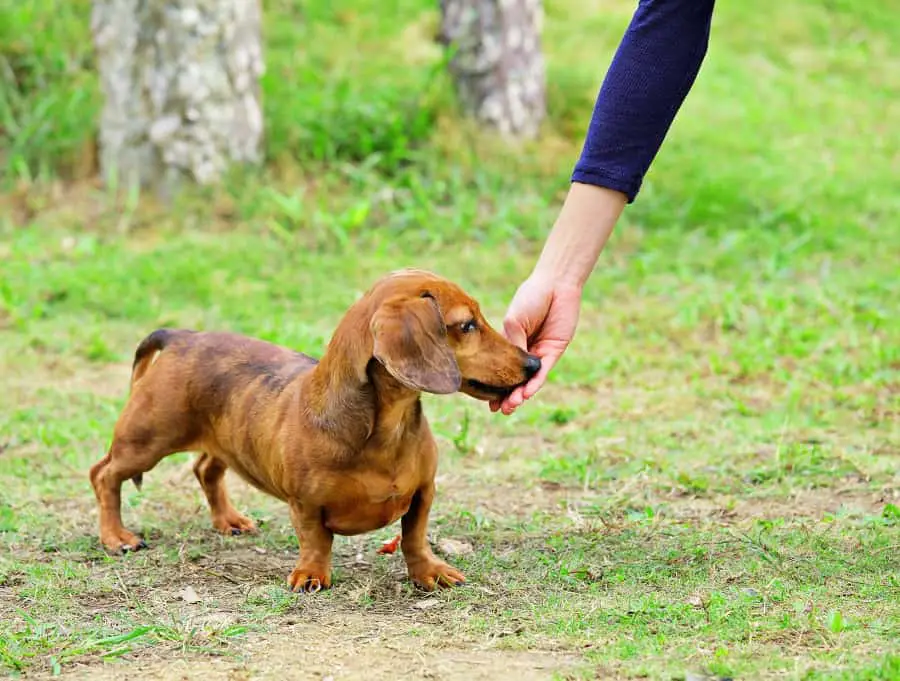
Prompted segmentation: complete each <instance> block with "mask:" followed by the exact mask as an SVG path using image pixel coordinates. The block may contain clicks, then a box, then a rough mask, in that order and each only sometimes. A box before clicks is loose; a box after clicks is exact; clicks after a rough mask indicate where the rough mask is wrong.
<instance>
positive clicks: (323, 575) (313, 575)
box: [287, 566, 331, 594]
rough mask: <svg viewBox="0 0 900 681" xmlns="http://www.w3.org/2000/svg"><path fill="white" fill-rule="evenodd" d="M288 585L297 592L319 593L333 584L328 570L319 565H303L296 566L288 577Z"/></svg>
mask: <svg viewBox="0 0 900 681" xmlns="http://www.w3.org/2000/svg"><path fill="white" fill-rule="evenodd" d="M287 581H288V586H290V587H291V591H293V592H295V593H301V592H304V591H305V592H306V593H313V594H314V593H317V592H319V591H321V590H322V589H327V588H329V587H330V586H331V576H330V575H328V574H327V571H326V570H323V569H321V568H320V567H317V566H303V567H297V568H294V571H293V572H291V574H290V576H289V577H288V580H287Z"/></svg>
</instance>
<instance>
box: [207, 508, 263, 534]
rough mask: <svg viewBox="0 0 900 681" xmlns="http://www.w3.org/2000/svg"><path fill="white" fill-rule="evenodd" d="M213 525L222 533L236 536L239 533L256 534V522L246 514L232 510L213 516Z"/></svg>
mask: <svg viewBox="0 0 900 681" xmlns="http://www.w3.org/2000/svg"><path fill="white" fill-rule="evenodd" d="M213 527H215V528H216V529H217V530H218V531H219V532H221V533H222V534H228V535H232V536H237V535H239V534H256V523H254V522H253V521H252V520H250V518H248V517H247V516H245V515H243V514H241V513H238V512H237V511H232V512H231V513H223V514H222V515H220V516H218V517H216V518H213Z"/></svg>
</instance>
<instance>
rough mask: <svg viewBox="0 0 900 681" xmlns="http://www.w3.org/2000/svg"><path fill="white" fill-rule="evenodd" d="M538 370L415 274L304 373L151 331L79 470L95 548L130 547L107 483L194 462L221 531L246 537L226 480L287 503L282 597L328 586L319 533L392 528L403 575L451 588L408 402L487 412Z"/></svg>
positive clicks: (378, 300)
mask: <svg viewBox="0 0 900 681" xmlns="http://www.w3.org/2000/svg"><path fill="white" fill-rule="evenodd" d="M539 368H540V360H539V359H538V358H537V357H534V356H532V355H529V354H527V353H525V352H523V351H522V350H520V349H519V348H517V347H515V346H514V345H512V344H510V343H509V342H507V341H506V340H505V339H504V338H503V337H502V336H500V334H498V333H497V332H496V331H494V330H493V329H492V328H491V327H490V326H489V325H488V323H487V322H486V321H485V320H484V317H483V316H482V314H481V311H480V310H479V307H478V304H477V303H476V302H475V301H474V300H473V299H472V298H470V297H469V296H468V295H466V293H464V292H463V291H462V290H461V289H460V288H459V287H458V286H456V285H455V284H453V283H451V282H449V281H447V280H445V279H442V278H441V277H438V276H436V275H434V274H431V273H429V272H424V271H421V270H403V271H400V272H396V273H394V274H391V275H389V276H386V277H384V278H382V279H381V280H380V281H378V282H377V283H376V284H375V285H374V286H373V287H372V288H371V289H370V290H369V291H368V292H367V293H366V294H365V295H364V296H363V297H362V298H361V299H360V300H359V301H357V302H356V303H355V304H354V305H353V306H352V307H351V308H350V309H349V311H348V312H347V314H346V315H345V316H344V318H343V319H342V320H341V322H340V324H339V325H338V328H337V330H336V331H335V333H334V336H333V337H332V339H331V341H330V343H329V344H328V347H327V349H326V351H325V355H324V356H323V357H322V359H321V361H319V362H317V361H316V360H315V359H312V358H310V357H308V356H306V355H303V354H300V353H298V352H294V351H293V350H288V349H286V348H283V347H279V346H276V345H272V344H270V343H266V342H263V341H259V340H255V339H251V338H246V337H243V336H238V335H234V334H227V333H198V332H193V331H187V330H167V329H160V330H158V331H154V332H153V333H151V334H150V335H149V336H148V337H147V338H145V339H144V341H143V342H141V344H140V345H139V346H138V349H137V352H136V353H135V358H134V368H133V371H132V377H131V394H130V397H129V399H128V402H127V404H126V405H125V408H124V410H123V411H122V414H121V415H120V417H119V420H118V422H117V423H116V426H115V432H114V436H113V441H112V445H111V446H110V449H109V453H108V454H107V455H106V456H104V457H103V458H102V459H101V460H100V461H98V462H97V463H96V464H95V465H94V466H93V467H92V468H91V473H90V477H91V484H92V485H93V487H94V492H95V494H96V495H97V502H98V504H99V507H100V540H101V541H102V542H103V544H104V546H106V548H107V549H109V550H111V551H114V552H123V551H128V550H136V549H139V548H143V547H145V546H146V544H144V542H143V541H142V540H141V539H140V538H139V537H137V536H136V535H134V534H132V533H131V532H129V531H128V530H127V529H125V527H123V525H122V518H121V515H120V503H121V488H122V483H123V482H124V481H125V480H128V479H129V478H130V479H132V480H133V481H134V482H135V484H138V485H140V482H141V475H142V474H143V473H144V472H146V471H149V470H150V469H152V468H153V467H154V466H155V465H156V464H157V463H158V462H159V460H160V459H162V458H164V457H166V456H168V455H169V454H172V453H174V452H179V451H197V452H200V456H199V458H198V459H197V462H196V464H195V465H194V473H195V474H196V476H197V479H198V480H199V482H200V486H201V487H202V488H203V491H204V493H205V494H206V498H207V500H208V501H209V507H210V511H211V513H212V522H213V526H214V527H215V528H216V529H218V530H220V531H221V532H224V533H226V534H227V533H230V534H240V533H241V532H248V531H249V532H252V531H254V530H255V526H254V524H253V522H252V521H251V520H250V519H249V518H247V517H245V516H244V515H242V514H240V513H238V511H237V510H236V509H235V508H234V507H233V506H232V505H231V502H230V501H229V499H228V494H227V493H226V491H225V485H224V475H225V471H226V469H228V468H232V469H233V470H234V471H235V472H237V473H238V474H239V475H240V476H241V477H242V478H244V480H246V481H247V482H249V483H250V484H251V485H253V486H255V487H257V488H259V489H260V490H262V491H264V492H267V493H268V494H271V495H273V496H275V497H277V498H279V499H281V500H283V501H285V502H287V504H288V505H289V506H290V513H291V521H292V522H293V525H294V529H295V530H296V532H297V536H298V538H299V540H300V557H299V559H298V561H297V566H296V567H295V568H294V571H293V572H292V573H291V575H290V577H289V578H288V582H289V584H290V586H291V588H292V589H293V590H295V591H300V590H311V591H317V590H318V589H320V588H327V587H328V586H330V584H331V545H332V539H333V536H334V534H343V535H352V534H359V533H362V532H369V531H372V530H376V529H378V528H381V527H384V526H386V525H388V524H390V523H392V522H394V521H396V520H397V519H398V518H402V522H401V526H402V542H401V548H402V550H403V554H404V557H405V559H406V564H407V569H408V571H409V576H410V578H412V579H413V580H414V581H415V582H416V583H418V584H419V585H421V586H423V587H424V588H426V589H429V590H431V589H433V588H434V587H435V585H437V584H442V585H449V584H457V585H458V584H460V583H462V582H463V581H464V577H463V575H462V574H461V573H460V572H459V571H458V570H456V569H455V568H453V567H451V566H450V565H447V564H446V563H445V562H443V561H441V560H439V559H438V558H436V557H435V556H434V554H433V553H432V552H431V549H430V548H429V546H428V541H427V539H426V527H427V523H428V513H429V509H430V508H431V503H432V500H433V498H434V489H435V487H434V477H435V471H436V469H437V447H436V445H435V441H434V438H433V437H432V435H431V431H430V429H429V426H428V422H427V421H426V419H425V416H424V414H423V413H422V405H421V402H420V393H421V392H422V391H424V392H430V393H436V394H441V395H443V394H449V393H453V392H457V391H462V392H464V393H466V394H467V395H470V396H472V397H474V398H477V399H480V400H490V399H496V398H498V397H502V396H504V395H506V394H508V393H509V392H510V391H511V390H512V389H513V388H515V387H516V386H518V385H521V384H522V383H524V382H525V381H527V380H528V379H529V378H530V377H531V376H533V375H534V374H535V373H536V372H537V371H538V369H539Z"/></svg>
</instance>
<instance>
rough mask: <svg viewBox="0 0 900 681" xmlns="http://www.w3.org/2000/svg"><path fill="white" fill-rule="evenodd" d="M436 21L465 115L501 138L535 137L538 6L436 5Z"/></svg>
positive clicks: (515, 1) (539, 112)
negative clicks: (438, 9)
mask: <svg viewBox="0 0 900 681" xmlns="http://www.w3.org/2000/svg"><path fill="white" fill-rule="evenodd" d="M441 15H442V21H441V39H442V41H443V42H444V43H445V44H450V45H452V46H453V49H454V55H453V57H452V59H451V61H450V72H451V74H452V75H453V79H454V81H455V84H456V91H457V93H458V95H459V99H460V102H461V103H462V106H463V108H464V109H465V111H466V113H467V114H469V115H472V116H474V117H475V118H476V119H477V120H478V121H480V122H482V123H483V124H485V125H487V126H489V127H492V128H495V129H497V130H499V131H500V132H501V133H502V134H504V135H509V136H513V137H520V138H528V137H533V136H535V135H536V134H537V132H538V129H539V128H540V124H541V122H542V121H543V120H544V116H545V114H546V110H547V103H546V88H545V70H544V56H543V54H542V52H541V37H540V34H541V20H542V18H543V9H542V6H541V0H441Z"/></svg>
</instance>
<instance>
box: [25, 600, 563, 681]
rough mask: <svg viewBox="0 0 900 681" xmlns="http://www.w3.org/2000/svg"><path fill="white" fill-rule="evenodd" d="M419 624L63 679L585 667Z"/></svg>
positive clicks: (312, 628) (353, 622) (522, 672)
mask: <svg viewBox="0 0 900 681" xmlns="http://www.w3.org/2000/svg"><path fill="white" fill-rule="evenodd" d="M412 619H413V616H410V617H409V621H407V622H406V623H398V622H397V621H396V619H390V618H383V617H368V616H365V615H359V616H346V615H344V616H341V617H339V618H338V617H335V618H334V621H331V622H328V621H323V622H317V623H315V624H309V623H303V624H296V625H293V626H286V627H281V628H279V629H278V630H277V631H275V632H272V633H270V634H268V635H267V636H266V637H265V638H263V637H261V636H260V637H253V638H252V639H251V640H248V641H247V646H246V647H245V648H244V653H243V654H242V655H241V656H240V657H239V658H232V659H227V658H209V657H208V656H202V657H201V656H199V655H184V656H181V655H177V656H176V658H175V659H172V657H171V656H170V657H169V658H168V659H161V658H155V659H154V658H150V659H148V658H147V657H146V656H142V658H141V659H136V660H122V661H120V662H115V663H112V662H111V663H106V664H104V663H97V664H88V665H83V666H80V667H75V668H73V669H72V670H71V671H69V672H67V673H64V674H62V676H61V677H56V678H63V679H73V680H75V679H85V680H87V679H90V680H91V681H105V680H107V679H110V680H112V679H120V678H122V676H123V675H125V674H127V675H128V676H135V677H140V678H142V679H145V680H151V679H159V680H160V681H162V680H165V681H169V680H170V679H171V680H173V681H174V680H178V681H181V680H186V681H187V680H193V679H198V680H199V679H202V680H203V681H220V680H221V681H244V680H249V679H254V680H257V679H258V680H260V681H266V680H269V679H271V680H272V681H275V680H278V681H281V680H282V679H286V678H290V679H316V680H322V681H324V680H325V679H332V680H333V681H340V680H355V679H360V680H363V679H364V680H365V681H380V680H382V679H398V678H399V679H413V678H415V679H434V680H438V681H475V680H480V679H484V680H485V681H487V680H488V679H514V680H516V681H532V680H535V681H537V680H538V679H541V680H544V679H550V678H551V677H552V676H553V674H554V672H562V673H565V672H571V671H574V670H575V669H576V665H577V664H578V663H577V661H576V658H573V657H572V656H570V655H566V654H563V653H560V652H556V651H550V650H544V651H541V650H531V651H513V650H502V649H498V648H496V647H494V646H492V645H491V644H486V643H478V642H474V641H467V642H449V641H448V640H447V632H446V631H444V630H442V629H440V628H437V627H424V628H422V627H418V626H415V624H414V622H413V621H412ZM411 627H414V632H413V633H411V632H410V628H411ZM33 678H49V676H48V675H38V676H34V677H33Z"/></svg>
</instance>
